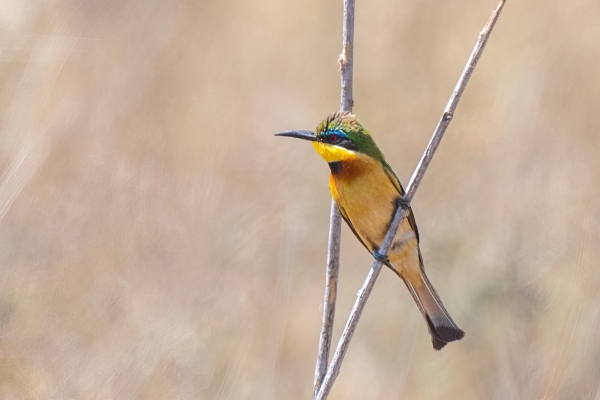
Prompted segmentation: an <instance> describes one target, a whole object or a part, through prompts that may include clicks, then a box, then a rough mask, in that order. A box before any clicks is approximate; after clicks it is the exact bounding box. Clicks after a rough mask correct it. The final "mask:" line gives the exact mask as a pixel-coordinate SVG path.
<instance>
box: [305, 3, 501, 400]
mask: <svg viewBox="0 0 600 400" xmlns="http://www.w3.org/2000/svg"><path fill="white" fill-rule="evenodd" d="M504 3H505V0H501V1H500V3H499V4H498V7H496V9H495V10H494V11H493V12H492V15H491V16H490V19H489V20H488V22H487V24H486V25H485V27H484V28H483V30H482V31H481V33H480V34H479V37H478V39H477V43H476V44H475V47H474V49H473V51H472V52H471V56H470V57H469V59H468V61H467V64H466V66H465V68H464V70H463V72H462V74H461V75H460V78H459V79H458V82H457V84H456V86H455V88H454V92H453V93H452V95H451V96H450V100H449V101H448V104H447V105H446V108H445V109H444V113H443V114H442V117H441V118H440V121H439V122H438V124H437V126H436V128H435V131H434V132H433V135H432V137H431V140H430V141H429V144H428V145H427V148H426V149H425V152H424V153H423V156H422V157H421V160H420V161H419V163H418V164H417V168H416V170H415V172H414V173H413V175H412V177H411V179H410V182H409V184H408V187H407V191H406V194H405V195H404V197H403V199H402V202H401V203H402V205H403V206H400V207H398V208H397V210H396V212H395V214H394V218H393V220H392V223H391V225H390V228H389V230H388V232H387V234H386V236H385V240H384V241H383V243H382V245H381V248H380V252H381V253H383V254H386V255H387V252H388V250H389V247H390V245H391V243H392V240H393V239H394V236H396V232H397V231H398V227H399V226H400V224H401V223H402V221H403V220H404V218H405V217H406V210H407V209H408V205H410V202H411V201H412V199H413V197H414V195H415V193H416V191H417V188H418V187H419V184H420V183H421V180H422V179H423V175H424V174H425V171H426V170H427V167H428V166H429V163H430V162H431V159H432V158H433V155H434V153H435V151H436V149H437V147H438V145H439V143H440V140H441V139H442V137H443V135H444V132H446V128H447V127H448V125H449V124H450V122H451V121H452V118H453V116H454V111H455V110H456V106H457V105H458V102H459V101H460V98H461V96H462V93H463V91H464V90H465V87H466V86H467V83H468V82H469V78H470V77H471V74H472V73H473V70H474V69H475V66H476V65H477V61H478V60H479V57H480V56H481V53H482V52H483V49H484V48H485V44H486V42H487V40H488V38H489V36H490V34H491V32H492V29H493V28H494V25H495V24H496V21H497V19H498V16H499V15H500V11H501V10H502V7H503V6H504ZM399 204H400V203H399ZM382 265H383V264H382V263H381V262H379V261H376V262H375V263H373V266H372V267H371V270H370V271H369V274H368V275H367V278H366V280H365V283H364V284H363V286H362V288H361V289H360V291H359V292H358V295H357V298H356V302H355V303H354V307H353V308H352V312H351V313H350V317H349V318H348V322H347V323H346V327H345V328H344V332H343V333H342V337H341V338H340V341H339V342H338V346H337V349H336V351H335V354H334V355H333V359H332V360H331V365H330V366H329V369H328V370H327V374H326V375H325V378H324V380H323V383H322V385H321V388H320V390H319V393H318V394H317V396H316V400H324V399H326V398H327V396H328V395H329V392H330V391H331V388H332V386H333V383H334V381H335V379H336V378H337V376H338V374H339V372H340V368H341V365H342V362H343V360H344V356H345V355H346V351H347V350H348V346H349V345H350V341H351V340H352V336H353V335H354V331H355V330H356V326H357V324H358V320H359V319H360V316H361V314H362V311H363V309H364V307H365V304H366V302H367V299H368V298H369V295H370V294H371V291H372V289H373V286H374V285H375V281H376V280H377V277H378V276H379V273H380V272H381V267H382Z"/></svg>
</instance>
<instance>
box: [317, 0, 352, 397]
mask: <svg viewBox="0 0 600 400" xmlns="http://www.w3.org/2000/svg"><path fill="white" fill-rule="evenodd" d="M354 1H355V0H344V24H343V35H342V36H343V37H342V54H340V59H339V62H340V69H341V75H342V78H341V79H342V82H341V89H342V90H341V91H342V93H341V100H340V110H341V111H352V106H353V105H354V100H353V99H352V72H353V61H354ZM341 233H342V216H341V215H340V211H339V210H338V208H337V205H336V204H335V202H334V201H333V199H332V200H331V213H330V217H329V245H328V249H327V273H326V276H325V296H324V299H323V325H322V327H321V335H320V336H319V353H318V354H317V365H316V367H315V382H314V396H315V397H316V396H317V394H318V392H319V389H320V388H321V383H322V382H323V379H324V378H325V374H326V373H327V365H328V363H329V349H330V347H331V334H332V332H333V320H334V317H335V298H336V294H337V281H338V272H339V268H340V240H341Z"/></svg>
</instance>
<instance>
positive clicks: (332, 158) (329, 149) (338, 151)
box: [312, 142, 358, 163]
mask: <svg viewBox="0 0 600 400" xmlns="http://www.w3.org/2000/svg"><path fill="white" fill-rule="evenodd" d="M312 145H313V147H314V148H315V150H316V151H317V153H319V154H320V155H321V157H323V158H324V159H325V161H327V162H328V163H331V162H336V161H346V160H355V159H356V158H358V155H357V154H356V153H355V152H353V151H352V150H348V149H345V148H343V147H339V146H334V145H331V144H327V143H322V142H312Z"/></svg>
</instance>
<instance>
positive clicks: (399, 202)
mask: <svg viewBox="0 0 600 400" xmlns="http://www.w3.org/2000/svg"><path fill="white" fill-rule="evenodd" d="M396 207H398V208H404V209H405V210H408V209H409V208H410V201H407V200H406V199H405V198H404V196H402V197H398V198H397V199H396Z"/></svg>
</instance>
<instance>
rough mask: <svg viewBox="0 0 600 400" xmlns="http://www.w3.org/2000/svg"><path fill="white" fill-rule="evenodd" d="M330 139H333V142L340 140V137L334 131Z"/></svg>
mask: <svg viewBox="0 0 600 400" xmlns="http://www.w3.org/2000/svg"><path fill="white" fill-rule="evenodd" d="M329 140H331V143H337V142H339V141H340V137H339V136H338V135H336V134H335V133H334V134H333V135H329Z"/></svg>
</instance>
